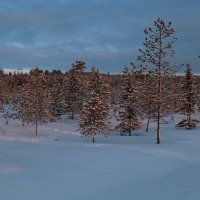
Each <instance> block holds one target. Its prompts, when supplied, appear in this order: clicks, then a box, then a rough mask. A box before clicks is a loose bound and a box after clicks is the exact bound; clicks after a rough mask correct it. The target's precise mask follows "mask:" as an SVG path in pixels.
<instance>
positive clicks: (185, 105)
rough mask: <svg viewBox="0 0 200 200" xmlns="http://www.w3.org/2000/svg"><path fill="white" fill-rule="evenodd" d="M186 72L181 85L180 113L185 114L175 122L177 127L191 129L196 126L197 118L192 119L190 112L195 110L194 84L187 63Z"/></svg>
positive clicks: (190, 69)
mask: <svg viewBox="0 0 200 200" xmlns="http://www.w3.org/2000/svg"><path fill="white" fill-rule="evenodd" d="M186 67H187V69H186V74H185V78H184V83H183V85H182V94H183V95H182V98H181V109H180V113H181V114H184V115H185V116H186V119H183V120H182V121H180V122H179V123H178V124H177V127H185V128H187V129H191V128H194V127H196V126H197V123H198V120H196V119H192V114H193V113H194V112H195V99H194V98H195V86H194V78H193V74H192V68H191V67H190V65H189V64H187V65H186Z"/></svg>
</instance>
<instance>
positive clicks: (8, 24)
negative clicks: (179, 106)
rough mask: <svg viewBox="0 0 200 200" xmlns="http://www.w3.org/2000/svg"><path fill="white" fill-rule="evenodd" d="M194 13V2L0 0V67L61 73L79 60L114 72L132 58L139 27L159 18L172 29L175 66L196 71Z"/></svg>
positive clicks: (198, 45) (198, 5)
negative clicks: (181, 63) (180, 64)
mask: <svg viewBox="0 0 200 200" xmlns="http://www.w3.org/2000/svg"><path fill="white" fill-rule="evenodd" d="M199 9H200V2H199V1H197V0H191V1H186V0H168V1H165V0H163V1H160V0H126V1H121V0H55V1H49V0H18V1H17V0H10V1H7V0H1V1H0V27H1V32H0V47H1V49H0V60H1V65H4V66H8V67H13V66H19V65H21V66H24V67H27V66H34V65H41V66H43V67H44V68H52V67H53V66H54V67H63V69H64V70H66V68H67V67H69V66H70V65H71V63H72V62H73V61H74V60H76V59H84V60H85V61H86V62H87V63H88V65H89V66H91V65H95V66H97V67H98V68H99V69H100V70H102V71H104V72H105V71H111V72H120V71H121V69H122V67H123V66H125V65H128V63H129V62H130V61H133V60H134V59H136V57H137V49H138V48H139V47H142V43H143V40H144V34H143V30H144V28H145V27H146V26H152V25H153V21H154V20H155V19H156V18H157V17H159V16H161V17H162V18H164V19H166V20H172V22H173V24H174V27H175V29H176V35H177V37H178V38H179V39H178V41H177V43H176V45H175V48H176V50H177V58H176V61H177V62H179V61H182V60H183V61H184V62H185V60H188V62H191V63H192V65H193V66H194V70H195V71H196V72H200V69H198V66H197V65H198V62H199V63H200V59H199V60H198V58H196V54H197V55H199V54H198V53H200V40H199V36H198V35H199V31H200V28H199V27H200V22H199V20H198V19H199V17H200V12H199ZM10 65H11V66H10Z"/></svg>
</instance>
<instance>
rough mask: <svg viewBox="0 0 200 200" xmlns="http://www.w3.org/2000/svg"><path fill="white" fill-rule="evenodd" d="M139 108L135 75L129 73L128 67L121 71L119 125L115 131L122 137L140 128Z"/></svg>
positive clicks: (131, 72)
mask: <svg viewBox="0 0 200 200" xmlns="http://www.w3.org/2000/svg"><path fill="white" fill-rule="evenodd" d="M140 109H141V108H140V107H139V90H138V85H137V83H136V80H135V74H134V72H133V71H130V70H129V69H128V67H125V68H124V71H123V82H122V88H121V101H120V105H119V114H118V115H119V118H118V121H120V123H119V124H118V125H117V126H116V129H117V130H119V131H120V132H121V134H122V135H125V134H129V136H131V134H132V131H134V130H137V129H139V128H141V127H142V122H141V120H140V114H141V110H140Z"/></svg>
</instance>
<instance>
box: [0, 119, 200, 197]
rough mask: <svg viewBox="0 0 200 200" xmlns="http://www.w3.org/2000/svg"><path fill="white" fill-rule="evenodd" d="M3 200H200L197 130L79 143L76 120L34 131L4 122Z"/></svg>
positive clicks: (170, 129)
mask: <svg viewBox="0 0 200 200" xmlns="http://www.w3.org/2000/svg"><path fill="white" fill-rule="evenodd" d="M1 127H2V128H3V129H4V130H5V134H6V136H3V135H2V133H1V132H0V199H1V200H146V199H148V200H199V199H200V128H197V129H194V130H182V129H176V128H175V127H174V124H170V125H163V126H162V129H161V144H160V145H157V144H156V140H155V138H156V135H155V134H156V132H155V127H152V128H151V130H150V132H149V133H148V134H146V133H144V130H140V131H139V132H138V136H132V137H129V136H119V135H113V136H110V137H104V136H98V137H97V142H96V143H95V144H93V143H92V142H91V139H89V138H83V137H80V135H79V134H78V131H77V130H78V123H77V121H72V120H69V119H68V120H66V119H63V120H62V121H59V122H56V123H49V124H45V125H43V126H40V127H39V134H40V136H39V137H35V136H34V127H31V126H25V127H22V126H21V124H20V123H19V122H18V121H16V120H9V124H8V125H7V126H6V125H5V124H4V122H3V121H2V120H1Z"/></svg>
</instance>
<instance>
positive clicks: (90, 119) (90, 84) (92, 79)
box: [79, 68, 110, 142]
mask: <svg viewBox="0 0 200 200" xmlns="http://www.w3.org/2000/svg"><path fill="white" fill-rule="evenodd" d="M86 86H87V90H86V96H85V98H84V101H83V111H82V117H81V120H80V124H79V125H80V130H81V134H82V135H84V136H90V137H92V140H93V142H95V140H96V135H97V134H104V135H107V134H109V133H110V122H109V117H110V114H109V101H110V97H109V96H110V88H109V85H108V84H107V83H106V82H105V80H104V79H103V77H102V76H101V74H100V73H99V72H98V70H96V69H95V68H93V69H92V70H91V73H90V74H89V77H88V80H87V82H86Z"/></svg>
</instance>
